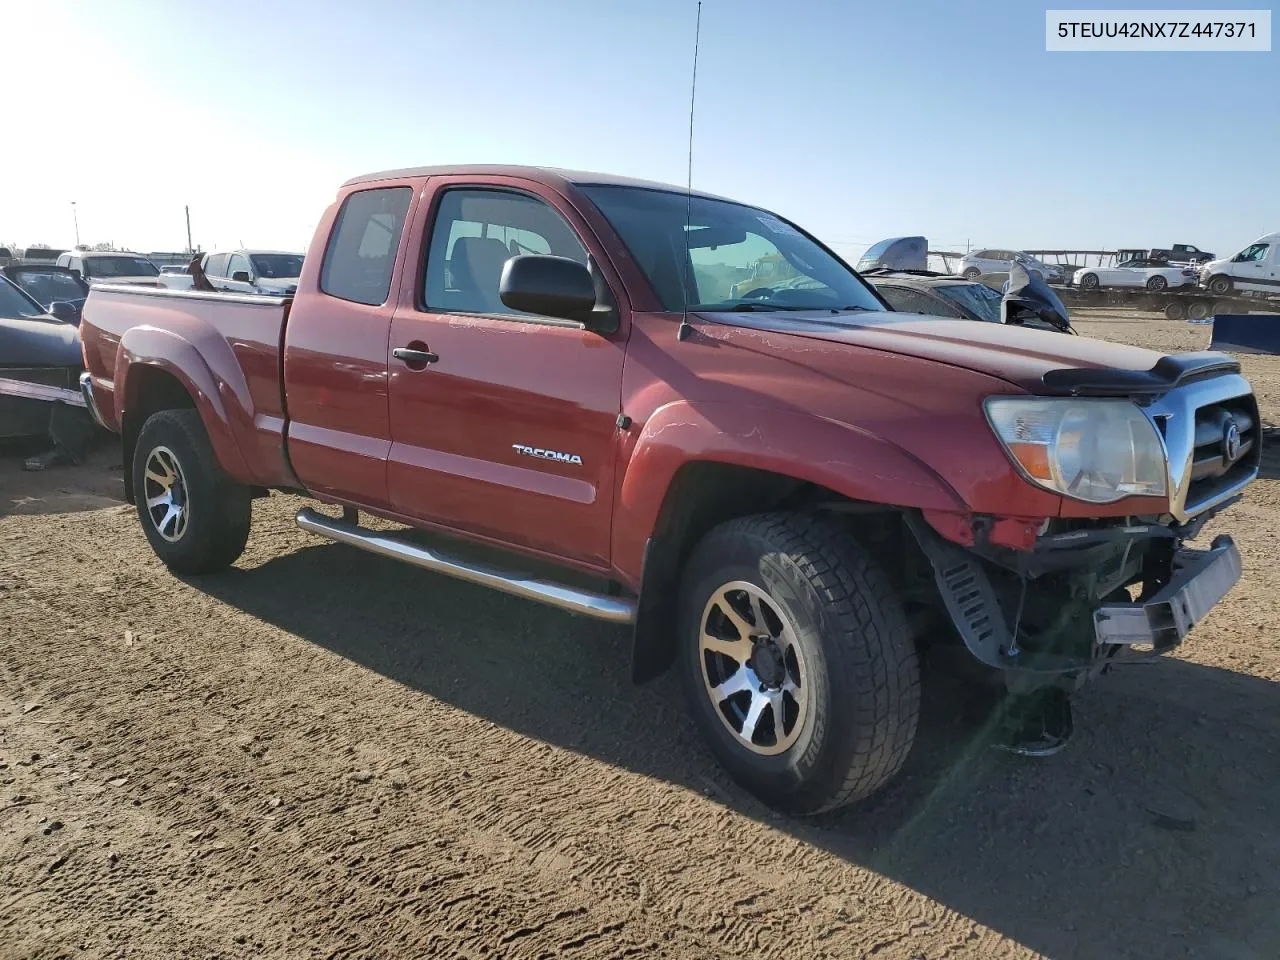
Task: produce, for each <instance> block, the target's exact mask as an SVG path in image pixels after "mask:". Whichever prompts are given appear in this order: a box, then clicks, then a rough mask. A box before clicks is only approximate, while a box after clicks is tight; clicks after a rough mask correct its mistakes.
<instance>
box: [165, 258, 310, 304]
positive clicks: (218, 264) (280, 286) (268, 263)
mask: <svg viewBox="0 0 1280 960" xmlns="http://www.w3.org/2000/svg"><path fill="white" fill-rule="evenodd" d="M200 266H201V268H202V269H203V270H204V275H205V277H206V278H208V280H209V282H210V283H211V284H213V286H214V287H215V288H216V289H218V290H226V291H229V292H232V293H260V294H266V295H269V296H277V297H278V296H288V295H291V294H293V293H294V292H295V291H296V290H297V289H298V276H299V275H300V274H301V273H302V254H300V253H292V252H289V251H284V250H232V251H228V252H225V253H206V254H205V255H204V257H203V258H202V259H201V261H200ZM160 283H161V285H162V286H165V287H168V288H169V289H171V290H190V289H191V286H192V283H193V281H192V277H191V274H189V273H177V274H162V275H161V276H160Z"/></svg>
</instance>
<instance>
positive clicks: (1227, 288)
mask: <svg viewBox="0 0 1280 960" xmlns="http://www.w3.org/2000/svg"><path fill="white" fill-rule="evenodd" d="M1209 292H1210V293H1212V294H1214V295H1215V296H1219V297H1223V296H1226V295H1227V294H1228V293H1230V292H1231V278H1230V277H1228V276H1226V275H1224V274H1221V273H1220V274H1218V275H1217V276H1216V277H1213V278H1211V279H1210V280H1209Z"/></svg>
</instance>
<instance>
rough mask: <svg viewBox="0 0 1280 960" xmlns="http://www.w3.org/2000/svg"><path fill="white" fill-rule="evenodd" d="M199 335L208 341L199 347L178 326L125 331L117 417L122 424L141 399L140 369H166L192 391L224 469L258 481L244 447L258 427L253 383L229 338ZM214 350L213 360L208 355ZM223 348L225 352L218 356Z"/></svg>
mask: <svg viewBox="0 0 1280 960" xmlns="http://www.w3.org/2000/svg"><path fill="white" fill-rule="evenodd" d="M199 339H200V340H202V341H203V342H201V343H200V346H199V347H197V346H196V345H195V344H194V343H192V342H191V341H190V340H188V339H186V338H185V337H183V336H182V335H180V334H179V333H177V332H175V331H173V330H166V329H162V328H159V327H152V326H138V327H133V328H131V329H130V330H128V331H126V332H125V334H124V336H123V337H121V339H120V345H119V347H118V348H117V350H116V366H115V369H116V383H115V391H114V399H115V404H116V417H117V422H119V423H121V424H123V423H124V422H125V418H126V417H127V416H128V415H129V414H130V413H131V412H132V411H135V410H137V409H138V406H139V403H140V402H141V401H142V397H141V388H140V384H141V382H142V380H143V379H144V378H143V377H141V376H139V373H140V372H141V371H142V370H144V369H146V368H153V369H159V370H163V371H164V372H165V373H168V374H169V375H171V376H172V377H174V378H175V379H176V380H177V381H178V382H179V383H181V384H182V386H183V387H184V389H185V390H186V391H187V393H188V395H190V397H191V399H192V402H193V403H194V405H195V408H196V411H197V412H198V413H199V414H200V420H201V422H202V423H203V424H204V428H205V432H206V433H208V435H209V442H210V444H211V445H212V446H213V450H214V453H215V454H216V455H217V457H218V463H219V464H220V465H221V467H222V469H223V470H225V471H226V472H227V473H228V474H230V475H231V476H232V477H234V478H235V479H236V480H239V481H240V482H241V483H249V484H251V483H254V482H256V481H257V480H258V478H257V477H255V476H254V475H253V474H252V472H251V471H250V470H249V467H248V465H247V463H246V461H245V458H244V455H243V453H242V452H241V451H242V446H241V439H242V438H245V437H251V436H252V432H253V405H252V399H251V397H250V395H249V388H248V384H247V383H246V382H245V380H244V376H243V375H242V374H241V373H240V366H239V364H238V363H237V362H236V360H235V356H234V354H232V353H231V349H230V347H229V346H228V345H227V343H226V341H225V340H223V339H222V338H221V337H220V336H215V337H200V338H199ZM219 345H220V346H221V349H219ZM210 349H211V350H212V351H213V356H212V360H213V362H212V363H211V362H210V358H209V357H207V356H206V351H208V350H210ZM224 352H225V354H226V356H219V354H221V353H224ZM215 367H216V368H217V369H216V370H215ZM141 412H142V413H143V414H144V415H145V413H146V411H141ZM139 427H141V424H139ZM126 469H128V466H127V465H126Z"/></svg>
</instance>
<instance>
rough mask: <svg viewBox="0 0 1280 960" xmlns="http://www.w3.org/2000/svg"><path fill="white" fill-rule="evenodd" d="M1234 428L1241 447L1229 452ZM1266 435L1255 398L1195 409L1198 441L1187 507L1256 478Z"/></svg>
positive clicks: (1193, 456) (1195, 442)
mask: <svg viewBox="0 0 1280 960" xmlns="http://www.w3.org/2000/svg"><path fill="white" fill-rule="evenodd" d="M1232 428H1234V433H1235V438H1236V443H1237V444H1238V446H1237V447H1236V448H1235V449H1234V450H1233V451H1231V452H1233V453H1234V456H1229V455H1228V449H1227V446H1228V440H1227V438H1228V435H1229V433H1231V432H1232ZM1261 451H1262V436H1261V431H1260V430H1259V428H1258V408H1257V403H1256V402H1255V401H1254V399H1253V397H1251V396H1250V397H1238V398H1236V399H1234V400H1230V401H1227V402H1224V403H1213V404H1209V405H1208V406H1204V407H1201V408H1199V409H1198V410H1196V412H1195V440H1194V447H1193V453H1192V457H1191V482H1190V483H1189V484H1188V486H1187V500H1186V502H1187V510H1188V511H1189V512H1194V511H1195V509H1196V506H1197V505H1199V504H1201V503H1208V502H1210V501H1212V500H1213V499H1214V498H1215V497H1216V496H1217V494H1218V493H1220V492H1222V491H1224V490H1230V489H1232V488H1233V487H1236V486H1237V485H1239V484H1241V483H1244V482H1247V481H1248V480H1250V479H1252V477H1253V474H1255V473H1256V472H1257V469H1258V456H1259V454H1260V453H1261Z"/></svg>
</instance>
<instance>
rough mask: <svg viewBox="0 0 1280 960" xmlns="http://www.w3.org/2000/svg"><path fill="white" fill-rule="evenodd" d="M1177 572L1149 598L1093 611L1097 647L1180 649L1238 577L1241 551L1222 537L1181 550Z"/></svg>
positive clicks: (1110, 605) (1157, 649)
mask: <svg viewBox="0 0 1280 960" xmlns="http://www.w3.org/2000/svg"><path fill="white" fill-rule="evenodd" d="M1173 569H1174V574H1173V577H1172V579H1170V581H1169V583H1167V584H1166V585H1165V586H1163V587H1161V588H1160V590H1159V591H1158V592H1157V593H1156V594H1155V595H1154V596H1152V597H1150V598H1148V599H1147V600H1145V601H1140V602H1137V603H1114V604H1108V605H1106V606H1104V607H1099V608H1098V609H1097V610H1095V611H1094V614H1093V625H1094V631H1095V633H1096V635H1097V639H1098V643H1099V644H1114V645H1121V646H1133V645H1135V644H1138V645H1147V644H1150V645H1151V647H1152V648H1153V649H1154V650H1155V651H1157V652H1160V651H1164V650H1169V649H1172V648H1173V647H1176V646H1177V645H1178V644H1179V643H1181V642H1182V638H1183V637H1185V636H1186V635H1187V634H1188V633H1189V632H1190V631H1191V628H1192V627H1194V626H1195V625H1196V624H1197V623H1199V622H1200V621H1201V620H1202V619H1203V618H1204V616H1205V614H1207V613H1208V612H1209V610H1210V609H1211V608H1212V607H1213V606H1214V605H1215V604H1216V603H1217V602H1218V601H1219V600H1221V599H1222V598H1223V597H1225V596H1226V595H1227V592H1228V591H1229V590H1230V589H1231V588H1232V587H1233V586H1235V583H1236V581H1237V580H1239V579H1240V570H1241V568H1240V552H1239V551H1238V550H1237V549H1236V545H1235V543H1234V542H1233V541H1232V539H1231V538H1230V537H1228V536H1226V535H1223V536H1219V537H1217V538H1216V539H1214V541H1213V544H1212V545H1211V546H1210V548H1209V549H1208V550H1191V549H1187V548H1183V549H1181V550H1179V551H1178V552H1177V553H1176V554H1175V555H1174V558H1173Z"/></svg>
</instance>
